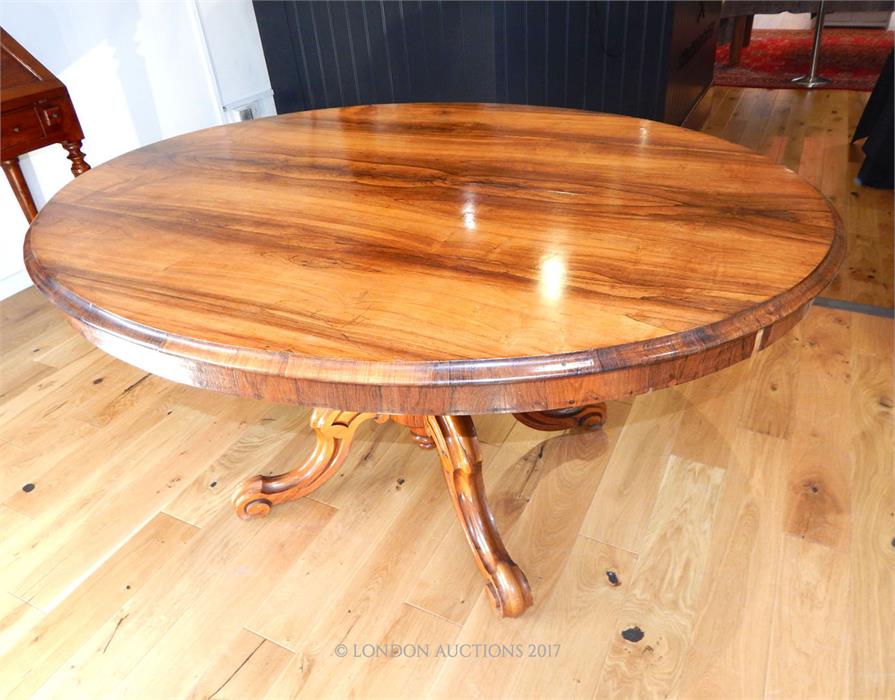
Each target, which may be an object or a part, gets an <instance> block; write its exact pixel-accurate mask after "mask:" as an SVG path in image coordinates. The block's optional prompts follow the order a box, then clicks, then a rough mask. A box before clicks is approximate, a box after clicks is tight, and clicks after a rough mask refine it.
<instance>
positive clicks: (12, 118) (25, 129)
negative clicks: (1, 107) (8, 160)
mask: <svg viewBox="0 0 895 700" xmlns="http://www.w3.org/2000/svg"><path fill="white" fill-rule="evenodd" d="M44 135H45V134H44V129H43V127H42V126H41V123H40V119H39V118H38V116H37V112H36V111H35V110H34V107H25V108H23V109H15V110H12V111H10V112H5V113H4V114H3V115H2V117H0V139H2V140H3V146H4V150H6V148H7V147H10V146H19V145H24V144H27V143H29V142H31V141H41V140H43V138H44Z"/></svg>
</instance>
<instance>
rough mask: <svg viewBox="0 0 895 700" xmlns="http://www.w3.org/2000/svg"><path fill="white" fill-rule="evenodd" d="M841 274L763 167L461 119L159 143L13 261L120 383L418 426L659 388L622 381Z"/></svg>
mask: <svg viewBox="0 0 895 700" xmlns="http://www.w3.org/2000/svg"><path fill="white" fill-rule="evenodd" d="M842 255H843V242H842V236H841V233H840V225H839V222H838V219H837V217H836V215H835V213H834V212H833V211H832V210H831V208H830V207H829V206H828V204H827V202H826V201H825V200H824V198H823V197H822V196H821V195H820V194H819V193H818V192H817V191H816V190H814V189H813V188H812V187H811V186H809V185H808V184H807V183H806V182H805V181H804V180H802V179H801V178H800V177H798V176H797V175H796V174H795V173H793V172H791V171H789V170H786V169H784V168H782V167H780V166H777V165H774V164H773V163H772V162H771V161H769V160H768V159H766V158H764V157H763V156H760V155H757V154H755V153H753V152H750V151H748V150H746V149H743V148H741V147H738V146H735V145H732V144H729V143H727V142H724V141H722V140H720V139H717V138H713V137H711V136H707V135H704V134H700V133H696V132H693V131H688V130H685V129H681V128H677V127H673V126H668V125H665V124H660V123H656V122H651V121H646V120H640V119H634V118H629V117H621V116H612V115H602V114H600V115H598V114H593V113H588V112H580V111H573V110H558V109H546V108H535V107H519V106H497V105H480V104H462V105H461V104H451V105H447V104H444V105H439V104H403V105H384V106H361V107H350V108H342V109H330V110H321V111H312V112H304V113H298V114H291V115H286V116H281V117H276V118H272V119H262V120H257V121H251V122H244V123H240V124H235V125H230V126H226V127H216V128H212V129H207V130H204V131H199V132H196V133H192V134H187V135H184V136H180V137H177V138H173V139H169V140H166V141H162V142H160V143H156V144H154V145H151V146H147V147H145V148H141V149H139V150H137V151H134V152H132V153H128V154H126V155H124V156H122V157H120V158H117V159H115V160H113V161H111V162H109V163H106V164H105V165H103V166H102V167H100V168H96V169H94V171H93V172H91V173H89V176H87V177H82V178H79V179H78V180H77V181H75V182H72V183H71V184H70V185H68V186H67V187H66V188H65V189H64V190H63V191H62V192H60V193H59V194H58V195H57V196H56V197H55V198H54V199H53V200H52V201H51V202H50V203H49V204H48V205H47V206H46V207H45V208H44V210H43V211H42V212H41V214H40V216H39V217H38V219H37V221H36V222H35V224H34V225H33V227H32V228H31V231H30V234H29V236H28V240H27V243H26V257H27V265H28V269H29V271H30V272H31V274H32V276H33V277H34V279H35V281H36V283H37V284H38V286H39V287H40V288H41V289H42V290H43V291H44V292H46V293H47V294H48V295H49V296H50V297H51V298H52V299H53V301H54V302H55V303H57V304H58V305H59V306H61V307H62V308H63V309H64V310H65V311H66V313H68V314H70V315H71V316H73V317H74V318H76V319H78V320H80V322H82V323H83V324H85V326H86V327H87V329H88V330H89V331H91V332H93V333H94V340H96V341H97V342H99V344H101V345H104V346H105V347H106V348H107V349H109V350H110V351H111V352H113V354H118V355H120V356H123V357H124V359H129V360H130V361H133V362H135V363H136V364H143V365H145V364H147V363H149V364H150V365H151V366H149V367H147V368H148V369H153V371H157V372H158V373H160V374H163V375H166V376H170V377H171V378H174V379H178V380H181V381H186V382H188V383H192V384H196V385H200V386H209V387H211V388H217V389H220V390H223V391H230V392H234V393H244V394H250V395H258V396H264V397H266V398H270V399H274V400H287V401H295V402H298V403H306V404H312V405H339V406H345V405H351V406H354V407H357V408H363V409H365V410H378V411H405V412H406V411H409V410H414V411H423V412H434V413H483V412H492V411H508V410H516V411H518V410H528V409H542V408H554V407H558V406H562V405H569V404H574V403H580V402H582V400H583V399H595V398H600V399H605V398H618V397H619V396H622V395H626V394H631V393H637V392H638V391H644V390H646V389H649V388H658V387H659V386H664V385H666V384H669V383H674V382H675V381H676V378H677V374H676V371H672V372H671V373H670V374H668V376H653V377H648V378H647V379H646V380H642V381H639V380H638V377H637V376H634V375H633V374H632V371H633V370H632V368H636V367H643V366H644V365H650V364H653V363H657V362H662V361H665V360H668V359H670V358H683V357H690V358H698V356H700V355H701V354H703V353H705V352H707V351H710V350H711V349H712V348H716V347H718V346H720V345H723V344H725V343H728V344H729V343H730V342H731V341H736V340H738V339H743V338H747V337H750V338H752V341H753V343H754V337H753V336H754V334H756V332H757V331H760V330H761V329H762V328H765V327H767V326H770V325H771V324H773V323H774V322H776V321H779V320H780V319H782V318H784V317H786V316H788V315H790V314H793V313H794V312H797V311H799V309H800V308H802V307H804V305H805V304H806V303H807V302H809V301H810V300H811V299H812V298H813V297H814V296H815V295H816V294H818V293H819V291H820V290H822V289H823V287H825V286H826V285H827V283H828V282H829V281H830V280H831V279H832V276H833V274H834V272H835V270H836V268H837V266H838V264H839V262H840V261H841V259H842ZM128 346H130V347H128ZM146 348H158V349H160V350H162V351H163V352H162V354H161V355H159V356H158V357H156V358H151V357H150V356H148V355H147V354H146V352H144V351H143V350H145V349H146ZM750 351H751V348H750ZM706 362H707V365H706V366H707V367H710V369H709V371H711V369H717V368H718V367H719V366H723V364H724V363H725V360H724V358H718V357H709V358H706ZM727 364H729V362H728V363H727ZM222 368H227V369H229V370H234V371H236V372H237V373H239V374H240V376H238V377H237V376H235V375H234V374H233V373H232V371H231V372H224V371H222ZM625 369H627V370H628V371H627V374H629V375H632V376H629V377H623V376H620V375H619V374H618V371H619V370H625ZM672 369H673V368H672ZM690 373H691V374H692V373H693V372H690ZM225 375H226V376H225ZM600 375H606V376H604V377H602V378H601V377H600ZM681 378H682V379H686V378H690V377H689V376H682V377H681ZM284 380H291V382H290V381H284ZM295 380H306V385H305V386H303V387H298V388H296V387H290V386H288V384H289V383H292V384H295V383H297V382H296V381H295ZM570 380H572V381H570ZM644 381H645V382H646V383H644ZM298 383H300V382H298ZM395 387H396V388H395ZM393 388H394V390H393ZM411 388H412V389H411Z"/></svg>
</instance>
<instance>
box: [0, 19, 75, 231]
mask: <svg viewBox="0 0 895 700" xmlns="http://www.w3.org/2000/svg"><path fill="white" fill-rule="evenodd" d="M83 140H84V132H83V131H82V130H81V123H80V122H79V121H78V115H77V114H76V113H75V108H74V105H72V103H71V98H70V97H69V96H68V90H67V89H66V87H65V85H63V84H62V81H60V80H59V78H57V77H56V76H55V75H53V74H52V73H51V72H50V71H48V70H47V69H46V68H45V67H44V66H43V65H42V64H41V63H40V61H38V60H37V59H36V58H34V56H32V55H31V54H30V53H28V52H27V51H26V50H25V49H24V48H23V47H22V45H21V44H19V42H17V41H16V40H15V39H13V38H12V37H11V36H10V35H9V34H7V33H6V31H5V30H3V29H2V28H0V161H2V163H3V172H5V173H6V178H7V179H8V180H9V184H10V185H11V186H12V191H13V192H14V193H15V195H16V199H17V200H18V201H19V206H21V207H22V211H23V212H25V218H27V219H28V221H29V222H31V221H33V220H34V217H35V216H37V207H35V206H34V199H33V198H32V197H31V191H30V190H29V189H28V183H27V182H25V178H24V177H23V176H22V169H21V168H20V167H19V156H21V155H22V154H24V153H28V152H29V151H34V150H36V149H38V148H43V147H44V146H49V145H50V144H52V143H61V144H62V146H63V148H65V150H66V151H68V159H69V160H70V161H71V171H72V173H74V175H75V177H77V176H78V175H80V174H81V173H85V172H87V171H88V170H90V166H89V165H87V163H86V161H85V160H84V153H83V152H82V151H81V143H82V141H83Z"/></svg>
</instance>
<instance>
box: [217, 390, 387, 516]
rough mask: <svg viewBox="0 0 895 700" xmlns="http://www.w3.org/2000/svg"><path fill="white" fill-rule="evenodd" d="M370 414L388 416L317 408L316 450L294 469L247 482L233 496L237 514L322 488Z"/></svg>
mask: <svg viewBox="0 0 895 700" xmlns="http://www.w3.org/2000/svg"><path fill="white" fill-rule="evenodd" d="M370 418H376V419H377V420H379V421H380V422H381V421H384V420H385V417H379V416H377V415H376V414H375V413H354V412H352V411H334V410H330V409H323V408H315V409H314V411H313V412H312V413H311V427H312V428H313V429H314V432H315V433H316V434H317V445H316V447H315V448H314V452H313V453H312V454H311V456H310V457H309V458H308V460H307V461H306V462H305V463H304V464H302V465H301V466H300V467H298V468H297V469H293V470H292V471H291V472H286V473H285V474H278V475H277V476H255V477H252V478H251V479H248V480H246V481H245V482H243V484H242V486H241V487H240V488H239V490H238V491H237V492H236V494H235V495H234V497H233V505H234V507H235V508H236V514H237V515H239V517H240V518H243V519H245V520H247V519H249V518H257V517H261V516H264V515H267V514H268V513H269V512H270V509H271V508H272V507H273V506H275V505H276V504H278V503H285V502H287V501H294V500H295V499H296V498H301V497H302V496H305V495H307V494H309V493H311V491H314V490H315V489H318V488H320V487H321V486H322V485H323V484H324V483H326V481H327V480H328V479H329V478H330V477H331V476H332V475H333V474H335V473H336V472H337V471H338V470H339V467H340V466H341V465H342V462H344V461H345V457H347V456H348V449H349V447H350V446H351V439H352V437H353V436H354V431H355V430H357V428H358V426H359V425H360V424H361V423H363V422H365V421H367V420H369V419H370Z"/></svg>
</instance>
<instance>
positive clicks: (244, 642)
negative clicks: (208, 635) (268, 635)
mask: <svg viewBox="0 0 895 700" xmlns="http://www.w3.org/2000/svg"><path fill="white" fill-rule="evenodd" d="M294 658H295V654H293V653H292V652H291V651H289V650H288V649H284V648H283V647H281V646H279V645H277V644H274V643H273V642H272V641H270V640H269V639H265V638H264V637H259V636H258V635H257V634H254V633H252V632H249V631H248V630H240V631H239V632H238V633H237V634H236V636H235V637H234V638H233V639H232V640H231V641H230V644H229V645H228V646H227V647H224V648H220V649H218V653H217V654H216V655H215V656H214V658H213V660H212V662H211V664H210V665H209V666H208V667H207V668H206V669H205V671H204V672H203V673H202V677H201V678H199V680H198V681H197V682H196V684H195V685H194V686H193V687H192V689H191V690H190V691H189V692H188V693H185V694H184V695H183V696H182V697H186V698H190V699H191V700H192V699H194V698H195V699H196V700H199V699H201V700H205V698H215V700H228V699H230V700H244V699H245V698H263V697H270V698H273V697H276V696H274V695H271V694H270V688H271V686H272V684H273V683H274V682H275V681H276V679H277V678H278V677H279V675H280V674H281V673H283V672H284V671H285V670H286V669H287V668H288V667H289V664H290V663H291V662H292V661H293V659H294Z"/></svg>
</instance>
